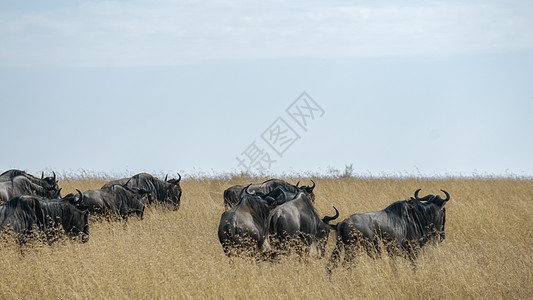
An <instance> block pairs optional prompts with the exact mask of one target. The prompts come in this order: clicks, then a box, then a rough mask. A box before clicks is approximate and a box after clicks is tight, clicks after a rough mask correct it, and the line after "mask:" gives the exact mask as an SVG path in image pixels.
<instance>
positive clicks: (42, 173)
mask: <svg viewBox="0 0 533 300" xmlns="http://www.w3.org/2000/svg"><path fill="white" fill-rule="evenodd" d="M43 178H44V171H42V172H41V179H43Z"/></svg>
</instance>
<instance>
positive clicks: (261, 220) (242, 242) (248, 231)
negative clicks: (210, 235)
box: [218, 188, 275, 256]
mask: <svg viewBox="0 0 533 300" xmlns="http://www.w3.org/2000/svg"><path fill="white" fill-rule="evenodd" d="M239 198H240V201H239V203H238V204H237V205H235V206H234V207H233V208H231V209H230V210H229V211H226V212H224V213H223V214H222V216H221V218H220V223H219V226H218V239H219V241H220V243H221V244H222V248H223V249H224V253H226V255H228V256H232V255H236V256H240V255H250V256H255V255H257V254H259V253H260V252H261V250H262V248H263V243H264V242H265V236H266V232H267V229H266V220H267V218H268V214H269V212H270V210H271V206H272V205H274V203H275V200H274V199H272V198H270V197H265V198H263V197H261V196H259V195H255V194H254V195H252V194H250V193H249V192H248V189H247V188H244V189H243V190H242V191H241V195H240V197H239Z"/></svg>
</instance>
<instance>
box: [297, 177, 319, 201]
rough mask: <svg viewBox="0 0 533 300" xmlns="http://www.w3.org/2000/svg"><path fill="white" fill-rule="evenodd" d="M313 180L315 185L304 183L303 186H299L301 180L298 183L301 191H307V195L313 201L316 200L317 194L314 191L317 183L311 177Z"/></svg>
mask: <svg viewBox="0 0 533 300" xmlns="http://www.w3.org/2000/svg"><path fill="white" fill-rule="evenodd" d="M311 182H312V183H313V185H305V186H304V185H303V186H299V184H300V182H299V181H298V182H297V183H296V187H297V188H298V189H299V190H300V191H303V192H305V194H306V196H307V197H308V198H309V200H311V202H313V203H314V202H315V194H314V193H313V190H314V189H315V187H316V184H315V182H314V181H313V179H311Z"/></svg>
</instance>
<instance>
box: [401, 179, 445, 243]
mask: <svg viewBox="0 0 533 300" xmlns="http://www.w3.org/2000/svg"><path fill="white" fill-rule="evenodd" d="M420 190H421V189H418V190H416V192H415V197H414V199H413V198H411V199H412V200H410V201H407V203H408V205H409V206H408V209H411V210H413V211H415V212H416V211H420V212H424V213H425V218H427V219H428V220H429V221H430V222H431V223H430V224H429V227H430V228H428V229H429V232H428V239H431V238H432V237H434V236H435V235H437V236H438V238H439V242H442V241H443V240H444V238H445V237H446V235H445V232H444V225H445V224H446V208H445V207H444V205H445V204H446V202H448V201H449V200H450V194H449V193H448V192H446V191H445V190H441V191H442V192H443V193H444V194H445V195H446V198H445V199H442V198H441V196H440V195H427V196H424V197H422V198H420V197H419V196H418V193H419V192H420Z"/></svg>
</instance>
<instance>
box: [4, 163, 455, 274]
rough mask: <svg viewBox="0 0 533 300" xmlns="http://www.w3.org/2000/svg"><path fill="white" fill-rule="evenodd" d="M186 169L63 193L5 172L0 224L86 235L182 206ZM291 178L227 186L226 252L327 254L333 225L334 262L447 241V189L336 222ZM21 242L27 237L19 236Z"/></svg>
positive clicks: (412, 254) (21, 230)
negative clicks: (106, 223) (105, 222)
mask: <svg viewBox="0 0 533 300" xmlns="http://www.w3.org/2000/svg"><path fill="white" fill-rule="evenodd" d="M180 181H181V176H180V175H179V174H178V178H177V179H176V178H172V179H168V178H167V177H165V179H163V180H162V179H158V178H156V177H154V176H152V175H150V174H147V173H140V174H137V175H134V176H132V177H128V178H122V179H118V180H114V181H110V182H108V183H106V184H104V185H103V186H102V187H101V188H100V189H99V190H88V191H85V192H81V191H80V190H76V191H77V193H72V194H68V195H66V196H64V197H62V196H61V189H60V188H59V186H58V181H57V179H56V175H55V173H53V176H50V177H45V176H44V173H43V174H42V175H41V178H38V177H35V176H33V175H31V174H28V173H27V172H25V171H21V170H8V171H6V172H4V173H2V174H0V204H1V205H0V230H3V231H5V230H10V231H12V232H14V233H15V234H16V235H18V236H19V237H24V238H25V237H27V236H29V235H33V234H35V233H39V234H42V236H44V237H45V239H46V240H47V241H53V240H55V239H56V238H57V234H58V232H62V233H64V234H66V235H67V236H69V237H72V238H75V239H79V240H81V241H82V242H86V241H87V240H88V238H89V215H97V216H103V217H108V218H109V217H115V218H119V219H124V220H127V219H128V218H129V217H130V216H131V215H135V216H137V217H138V218H139V219H141V220H142V219H143V214H144V210H145V207H146V206H148V205H157V206H164V207H168V208H171V209H172V210H178V209H179V207H180V200H181V194H182V190H181V186H180ZM311 183H312V184H311V185H304V186H300V185H299V182H298V183H297V184H296V185H292V184H290V183H288V182H286V181H284V180H280V179H269V180H267V181H265V182H262V183H257V184H249V185H247V186H242V185H236V186H232V187H229V188H228V189H226V190H225V191H224V194H223V198H224V206H225V212H223V213H222V216H221V218H220V223H219V227H218V238H219V241H220V243H221V245H222V249H223V251H224V253H225V254H226V255H227V256H229V257H232V256H251V257H255V258H257V259H274V258H277V257H279V256H280V255H287V254H290V253H297V254H299V255H301V256H306V255H308V254H310V253H311V252H315V253H317V254H318V256H319V257H323V256H324V255H325V252H326V244H327V241H328V237H329V233H330V231H332V230H333V231H335V232H336V236H337V243H336V246H335V248H334V250H333V252H332V254H331V259H330V263H329V266H330V269H331V268H333V267H335V266H336V265H337V264H338V262H339V260H340V257H341V253H342V252H343V251H344V261H345V262H349V261H350V260H352V259H353V257H354V255H355V254H356V253H357V251H365V252H367V253H368V255H370V256H376V255H379V254H380V253H381V251H382V250H384V251H386V252H387V253H388V254H391V255H400V256H404V257H406V258H408V259H411V260H412V261H413V260H414V259H415V258H416V256H417V254H418V252H419V250H420V248H421V247H422V246H424V245H425V244H427V243H428V242H430V241H436V242H442V241H443V240H444V237H445V234H444V225H445V223H446V209H445V208H444V206H445V204H446V203H447V201H449V200H450V195H449V194H448V192H446V191H444V190H442V192H443V193H444V194H445V195H446V197H445V198H442V197H441V196H440V195H426V196H424V197H419V192H420V189H418V190H416V191H415V193H414V197H410V199H408V200H404V201H396V202H394V203H392V204H391V205H389V206H388V207H386V208H385V209H383V210H381V211H376V212H367V213H359V214H353V215H351V216H350V217H348V218H346V219H345V220H343V221H341V222H338V223H337V224H331V223H330V222H331V221H334V220H336V219H337V218H338V217H339V211H338V210H337V208H335V207H333V209H334V210H335V215H333V216H324V217H323V218H320V215H319V214H318V212H317V210H316V208H315V207H314V202H315V194H314V189H315V187H316V184H315V182H314V181H313V180H311ZM19 240H20V241H23V239H22V238H21V239H19Z"/></svg>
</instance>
